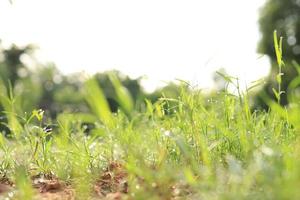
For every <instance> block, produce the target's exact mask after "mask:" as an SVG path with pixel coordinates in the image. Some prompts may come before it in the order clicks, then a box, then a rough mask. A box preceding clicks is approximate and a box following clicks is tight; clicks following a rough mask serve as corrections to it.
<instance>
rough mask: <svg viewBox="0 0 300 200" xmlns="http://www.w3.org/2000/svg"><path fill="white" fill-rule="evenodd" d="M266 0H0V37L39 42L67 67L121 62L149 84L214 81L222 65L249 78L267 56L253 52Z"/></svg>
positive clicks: (264, 66)
mask: <svg viewBox="0 0 300 200" xmlns="http://www.w3.org/2000/svg"><path fill="white" fill-rule="evenodd" d="M264 2H265V0H226V1H224V0H206V1H205V0H63V1H62V0H14V3H13V5H11V4H9V1H8V0H0V38H1V39H2V40H3V41H4V42H6V43H11V42H14V43H16V44H19V45H24V44H28V43H33V44H36V45H38V46H39V47H40V50H39V52H38V54H37V57H38V58H39V59H40V60H41V61H53V62H55V63H56V64H57V66H58V67H59V69H60V70H61V71H62V72H64V73H72V72H78V71H86V72H88V73H94V72H97V71H105V70H108V69H112V68H115V69H118V70H120V71H122V72H124V73H125V74H128V75H130V76H131V77H138V76H141V75H146V76H147V77H148V78H147V79H146V80H145V81H144V83H145V86H146V87H147V88H148V89H152V88H154V87H156V86H158V85H161V83H163V81H168V80H172V79H174V78H179V79H184V80H189V81H192V82H193V83H194V84H198V85H200V86H202V87H208V86H210V85H211V77H212V73H213V72H214V71H215V70H217V69H219V68H222V67H223V68H226V70H227V72H228V73H229V74H231V75H235V76H239V77H240V78H241V79H242V80H243V81H244V82H247V83H249V82H250V81H254V80H256V79H259V78H260V77H261V76H265V75H267V73H268V70H269V60H268V58H266V57H262V58H260V55H257V54H256V46H257V42H258V41H259V38H260V35H259V31H258V26H257V19H258V8H259V7H261V6H262V5H263V3H264Z"/></svg>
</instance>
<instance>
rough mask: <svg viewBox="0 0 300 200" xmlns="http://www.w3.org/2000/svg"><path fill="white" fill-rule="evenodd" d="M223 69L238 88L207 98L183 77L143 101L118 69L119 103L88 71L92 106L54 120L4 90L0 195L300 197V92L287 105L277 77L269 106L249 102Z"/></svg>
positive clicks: (230, 80)
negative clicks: (171, 92)
mask: <svg viewBox="0 0 300 200" xmlns="http://www.w3.org/2000/svg"><path fill="white" fill-rule="evenodd" d="M276 41H277V39H276ZM280 46H281V45H280ZM276 47H277V48H279V50H278V49H277V51H278V52H277V51H276V52H277V54H278V55H279V56H280V60H281V54H282V53H281V51H280V49H281V47H279V46H278V44H277V45H276ZM280 63H281V61H280V62H279V65H280V67H281V64H280ZM220 75H222V74H220ZM222 76H223V78H224V79H225V80H226V81H227V83H228V84H227V86H229V85H233V86H234V87H235V88H236V92H234V93H231V92H229V91H228V89H227V88H228V87H225V88H224V90H223V91H221V92H218V93H217V94H215V95H211V97H209V98H208V97H207V95H205V94H203V93H202V91H201V90H198V89H191V88H190V86H184V87H182V90H181V94H180V95H179V96H178V98H176V99H173V98H168V97H167V96H164V97H162V98H160V99H159V101H157V102H155V103H151V101H148V100H146V101H145V106H144V107H143V108H142V109H140V111H136V110H135V109H133V103H132V100H131V97H130V95H129V93H128V92H127V91H126V90H125V89H124V87H123V86H122V85H121V84H120V82H119V81H118V80H117V78H116V77H114V76H113V75H112V76H110V78H111V80H112V81H113V83H114V89H115V90H116V93H117V95H118V101H119V104H120V105H121V108H120V109H119V111H118V112H117V113H112V112H111V111H110V109H109V107H108V104H107V102H106V100H105V98H104V95H103V92H102V90H101V88H100V87H99V85H98V84H96V82H95V81H94V80H93V79H90V80H88V81H87V82H86V84H85V86H84V88H83V89H84V94H85V98H86V101H87V104H88V105H89V107H90V110H91V113H61V114H60V115H58V117H57V121H56V122H52V123H51V124H49V123H48V122H47V119H45V117H44V115H43V111H42V110H34V111H33V112H32V113H31V114H28V113H27V114H24V115H21V114H20V113H19V114H17V112H16V108H15V107H14V99H15V97H14V95H13V93H12V92H8V94H6V92H1V97H2V100H1V101H0V102H1V105H2V106H3V108H4V109H5V112H4V113H3V116H7V123H6V124H5V126H6V127H7V128H8V129H9V130H10V134H8V135H5V134H4V133H3V134H0V158H1V159H0V181H1V182H0V198H2V197H3V199H208V200H215V199H249V200H250V199H251V200H252V199H270V200H271V199H272V200H273V199H299V198H300V195H299V192H298V187H299V184H300V160H299V155H300V141H299V139H298V133H299V128H300V122H299V119H298V117H297V116H298V115H299V102H298V101H297V100H295V101H294V102H292V105H293V106H291V107H286V108H284V107H281V106H280V104H279V103H280V95H281V94H282V91H281V89H280V86H279V87H278V90H275V89H274V91H275V92H276V94H277V95H276V96H277V102H274V101H271V100H269V99H267V103H268V104H269V106H270V109H269V110H268V111H253V112H251V108H250V107H251V106H250V99H249V91H248V90H246V91H241V90H240V87H239V82H238V79H235V78H232V77H229V76H226V75H222ZM281 76H282V74H279V77H280V78H278V83H279V85H280V81H281ZM250 88H251V87H250ZM2 91H8V90H6V88H5V90H2Z"/></svg>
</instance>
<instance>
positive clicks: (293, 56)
mask: <svg viewBox="0 0 300 200" xmlns="http://www.w3.org/2000/svg"><path fill="white" fill-rule="evenodd" d="M259 25H260V31H261V33H262V38H261V40H260V43H259V46H258V52H259V53H262V54H266V55H268V56H269V57H270V58H271V65H272V68H271V72H270V75H269V77H268V81H267V84H266V85H265V86H264V88H263V91H262V92H261V93H260V94H263V95H268V96H270V97H272V98H273V99H275V97H274V94H273V91H272V88H273V87H274V88H276V87H277V86H276V84H277V83H276V80H275V79H276V75H277V74H278V66H277V63H276V55H275V50H274V44H273V42H274V40H273V31H274V30H277V32H278V35H280V36H282V37H283V38H284V40H283V58H284V60H285V67H283V73H284V76H283V82H282V90H283V91H286V92H289V91H287V89H288V86H289V84H290V82H291V81H292V80H293V79H294V78H295V77H296V76H297V72H296V70H295V68H294V67H293V65H292V61H293V60H295V61H300V0H268V1H267V2H266V4H265V5H264V7H263V8H262V9H261V12H260V19H259ZM255 102H256V105H257V106H258V107H263V108H266V107H267V106H266V104H265V103H264V100H262V98H259V97H258V98H256V100H255ZM280 103H281V104H282V105H286V104H287V103H288V98H287V94H283V95H282V99H281V102H280Z"/></svg>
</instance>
